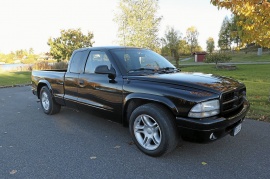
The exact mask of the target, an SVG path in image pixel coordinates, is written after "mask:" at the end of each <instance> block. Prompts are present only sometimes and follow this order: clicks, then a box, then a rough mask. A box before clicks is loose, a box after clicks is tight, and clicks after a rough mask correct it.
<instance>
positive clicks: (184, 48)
mask: <svg viewBox="0 0 270 179" xmlns="http://www.w3.org/2000/svg"><path fill="white" fill-rule="evenodd" d="M178 52H179V54H182V55H187V54H190V46H189V44H188V43H187V41H186V40H184V39H182V40H180V41H179V49H178Z"/></svg>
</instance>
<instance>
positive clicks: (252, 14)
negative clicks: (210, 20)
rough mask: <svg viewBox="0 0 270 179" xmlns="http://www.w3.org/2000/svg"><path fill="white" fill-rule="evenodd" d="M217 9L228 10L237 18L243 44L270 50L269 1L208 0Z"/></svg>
mask: <svg viewBox="0 0 270 179" xmlns="http://www.w3.org/2000/svg"><path fill="white" fill-rule="evenodd" d="M210 2H211V3H212V4H213V5H214V6H217V7H218V8H226V9H229V10H230V11H231V12H232V13H233V14H234V15H236V16H237V17H238V20H239V21H238V22H237V25H238V26H239V27H241V29H242V38H241V40H242V42H243V43H247V44H250V43H256V44H258V45H261V46H262V47H268V48H270V26H269V24H270V13H269V12H270V1H269V0H245V1H237V0H228V1H224V0H210Z"/></svg>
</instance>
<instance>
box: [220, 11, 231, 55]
mask: <svg viewBox="0 0 270 179" xmlns="http://www.w3.org/2000/svg"><path fill="white" fill-rule="evenodd" d="M218 36H219V38H218V46H219V48H220V49H221V50H228V49H231V23H230V20H229V18H228V17H227V16H226V17H225V18H224V20H223V22H222V25H221V28H220V31H219V34H218Z"/></svg>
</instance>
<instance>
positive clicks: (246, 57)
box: [230, 52, 270, 62]
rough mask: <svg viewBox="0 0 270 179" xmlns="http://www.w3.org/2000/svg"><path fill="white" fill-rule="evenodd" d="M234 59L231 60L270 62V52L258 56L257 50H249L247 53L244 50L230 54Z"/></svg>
mask: <svg viewBox="0 0 270 179" xmlns="http://www.w3.org/2000/svg"><path fill="white" fill-rule="evenodd" d="M230 55H231V56H232V60H231V61H230V62H270V53H269V52H267V53H264V54H262V55H261V56H258V55H257V53H255V52H249V53H247V54H245V53H243V52H235V53H231V54H230Z"/></svg>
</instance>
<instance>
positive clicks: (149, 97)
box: [123, 93, 178, 115]
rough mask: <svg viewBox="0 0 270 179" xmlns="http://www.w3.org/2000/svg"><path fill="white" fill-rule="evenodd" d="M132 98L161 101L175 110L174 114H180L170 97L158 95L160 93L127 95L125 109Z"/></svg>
mask: <svg viewBox="0 0 270 179" xmlns="http://www.w3.org/2000/svg"><path fill="white" fill-rule="evenodd" d="M132 99H142V100H147V101H153V102H157V103H161V104H163V105H165V106H167V107H168V108H169V109H170V110H171V111H172V112H173V114H174V115H177V114H178V109H177V107H176V106H175V105H174V103H173V102H172V101H171V100H169V99H168V98H166V97H164V96H158V95H153V94H144V93H131V94H129V95H127V96H126V97H125V99H124V103H123V109H126V107H127V106H126V105H127V104H128V103H129V101H130V100H132ZM124 111H125V110H124Z"/></svg>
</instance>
